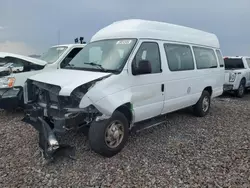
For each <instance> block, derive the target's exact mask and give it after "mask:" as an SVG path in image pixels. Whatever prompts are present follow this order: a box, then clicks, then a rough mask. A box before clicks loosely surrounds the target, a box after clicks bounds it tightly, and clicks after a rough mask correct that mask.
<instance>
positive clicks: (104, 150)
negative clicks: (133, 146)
mask: <svg viewBox="0 0 250 188" xmlns="http://www.w3.org/2000/svg"><path fill="white" fill-rule="evenodd" d="M115 121H119V122H120V123H121V125H122V126H123V130H124V134H123V138H122V140H121V142H120V144H119V145H118V146H117V147H115V148H111V147H109V146H108V145H107V143H106V139H105V135H106V130H107V128H108V127H109V126H110V125H111V124H112V123H113V122H115ZM128 133H129V123H128V120H127V118H126V117H125V115H124V114H122V113H121V112H119V111H115V112H114V113H113V115H112V117H111V118H110V119H108V120H104V121H98V122H96V121H94V122H93V123H92V124H91V125H90V128H89V144H90V148H91V149H92V150H93V151H94V152H96V153H98V154H100V155H102V156H104V157H112V156H114V155H116V154H117V153H119V152H120V151H121V150H122V149H123V148H124V146H125V144H126V142H127V140H128Z"/></svg>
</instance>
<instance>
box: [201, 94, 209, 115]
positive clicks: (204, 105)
mask: <svg viewBox="0 0 250 188" xmlns="http://www.w3.org/2000/svg"><path fill="white" fill-rule="evenodd" d="M208 108H209V98H208V97H207V96H205V97H204V99H203V101H202V110H203V112H206V111H207V110H208Z"/></svg>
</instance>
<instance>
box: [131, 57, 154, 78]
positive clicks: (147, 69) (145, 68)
mask: <svg viewBox="0 0 250 188" xmlns="http://www.w3.org/2000/svg"><path fill="white" fill-rule="evenodd" d="M151 72H152V69H151V63H150V62H149V61H148V60H141V61H139V63H138V66H136V65H135V62H134V63H133V66H132V73H133V75H140V74H150V73H151Z"/></svg>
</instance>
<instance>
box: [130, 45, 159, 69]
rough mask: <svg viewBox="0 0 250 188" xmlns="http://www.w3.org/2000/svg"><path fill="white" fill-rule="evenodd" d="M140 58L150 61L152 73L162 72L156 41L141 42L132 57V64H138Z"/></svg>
mask: <svg viewBox="0 0 250 188" xmlns="http://www.w3.org/2000/svg"><path fill="white" fill-rule="evenodd" d="M141 60H147V61H149V62H150V64H151V70H152V73H160V72H162V70H161V57H160V50H159V46H158V44H157V43H156V42H143V43H142V44H141V46H140V48H139V50H138V51H137V53H136V55H135V57H134V60H133V64H134V65H135V66H138V64H139V62H140V61H141Z"/></svg>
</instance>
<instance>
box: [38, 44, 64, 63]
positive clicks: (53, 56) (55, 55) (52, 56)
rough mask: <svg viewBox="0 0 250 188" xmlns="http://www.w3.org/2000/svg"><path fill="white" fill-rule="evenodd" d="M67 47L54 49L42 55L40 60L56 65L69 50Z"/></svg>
mask: <svg viewBox="0 0 250 188" xmlns="http://www.w3.org/2000/svg"><path fill="white" fill-rule="evenodd" d="M67 48H68V47H67V46H60V47H52V48H49V50H48V51H47V52H45V53H44V54H43V55H41V57H40V59H41V60H44V61H46V62H48V63H54V62H55V61H57V60H58V59H59V57H60V56H61V55H62V54H63V52H64V51H65V50H66V49H67Z"/></svg>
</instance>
